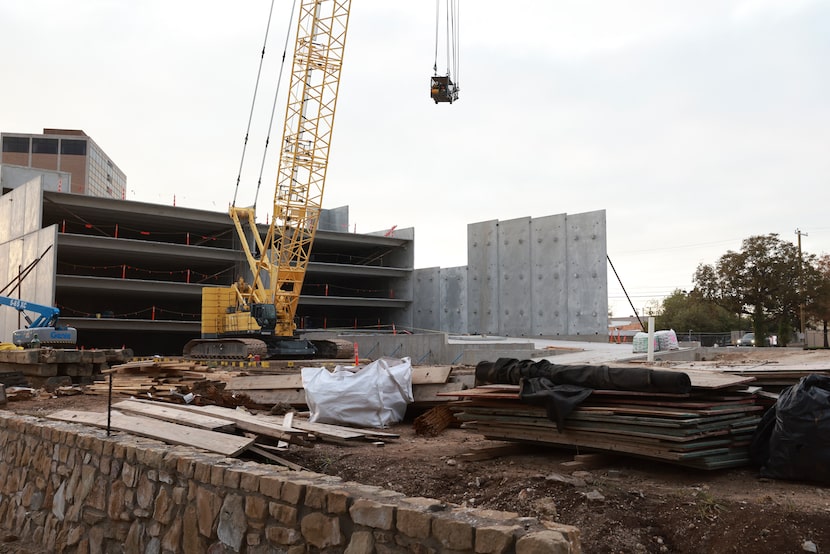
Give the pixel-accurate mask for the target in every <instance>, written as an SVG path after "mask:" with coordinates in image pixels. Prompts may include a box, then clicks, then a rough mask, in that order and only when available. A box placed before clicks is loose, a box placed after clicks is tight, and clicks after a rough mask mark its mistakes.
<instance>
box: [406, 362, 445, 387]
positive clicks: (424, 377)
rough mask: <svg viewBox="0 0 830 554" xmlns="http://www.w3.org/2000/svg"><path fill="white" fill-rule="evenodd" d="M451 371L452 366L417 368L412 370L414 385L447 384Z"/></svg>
mask: <svg viewBox="0 0 830 554" xmlns="http://www.w3.org/2000/svg"><path fill="white" fill-rule="evenodd" d="M451 371H452V368H451V367H450V366H441V367H438V366H415V367H413V368H412V384H413V385H438V384H441V383H446V382H447V379H448V378H449V376H450V372H451Z"/></svg>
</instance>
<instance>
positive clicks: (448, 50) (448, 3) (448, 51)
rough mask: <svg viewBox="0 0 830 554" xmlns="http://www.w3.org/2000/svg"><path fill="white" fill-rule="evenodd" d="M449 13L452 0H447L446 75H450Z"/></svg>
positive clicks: (450, 42)
mask: <svg viewBox="0 0 830 554" xmlns="http://www.w3.org/2000/svg"><path fill="white" fill-rule="evenodd" d="M450 13H452V0H447V77H450V76H451V75H452V72H451V71H450V50H451V49H452V41H451V39H450Z"/></svg>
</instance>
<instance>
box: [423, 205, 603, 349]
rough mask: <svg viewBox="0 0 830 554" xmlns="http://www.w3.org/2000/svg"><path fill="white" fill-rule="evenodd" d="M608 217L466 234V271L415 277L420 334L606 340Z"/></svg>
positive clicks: (543, 220) (538, 221)
mask: <svg viewBox="0 0 830 554" xmlns="http://www.w3.org/2000/svg"><path fill="white" fill-rule="evenodd" d="M607 277H608V275H607V262H606V224H605V211H604V210H599V211H594V212H587V213H582V214H576V215H568V214H558V215H551V216H546V217H539V218H530V217H523V218H518V219H511V220H508V221H498V220H490V221H482V222H479V223H472V224H470V225H469V226H468V228H467V266H466V267H462V268H449V269H441V268H429V269H426V270H417V271H416V272H415V280H416V289H415V296H414V298H415V327H416V328H421V329H436V330H440V331H444V332H449V333H470V334H489V335H502V336H543V337H561V338H569V337H570V338H576V337H579V338H581V339H585V338H591V337H595V338H597V339H598V340H599V339H601V340H604V339H605V338H606V337H607V334H608V315H607V314H608V279H607Z"/></svg>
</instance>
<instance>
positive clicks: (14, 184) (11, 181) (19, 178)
mask: <svg viewBox="0 0 830 554" xmlns="http://www.w3.org/2000/svg"><path fill="white" fill-rule="evenodd" d="M38 177H40V178H41V179H42V181H41V182H42V183H43V190H48V191H53V192H65V191H68V190H70V186H71V184H70V183H71V182H72V174H71V173H67V172H65V171H49V170H46V169H36V168H31V167H20V166H15V165H8V164H3V165H0V185H2V187H3V188H6V189H15V188H18V187H21V186H23V185H25V184H26V183H28V182H29V181H31V180H32V179H36V178H38Z"/></svg>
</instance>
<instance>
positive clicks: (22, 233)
mask: <svg viewBox="0 0 830 554" xmlns="http://www.w3.org/2000/svg"><path fill="white" fill-rule="evenodd" d="M42 188H43V183H42V181H41V178H40V177H37V178H35V179H32V180H31V181H29V182H28V183H26V184H25V185H23V186H20V187H17V188H15V189H14V190H12V191H11V192H9V193H8V194H5V195H3V196H0V294H1V295H3V296H8V297H11V298H20V299H22V300H26V301H29V302H35V303H38V304H44V305H47V306H52V305H54V302H55V265H56V263H57V258H56V256H57V249H56V248H55V242H56V241H57V232H58V231H57V228H56V227H55V226H54V225H52V226H50V227H47V228H45V229H41V228H40V226H41V217H42V213H43V210H42V207H41V206H42V202H43V194H42V192H41V191H42ZM38 258H40V261H38V262H37V263H36V264H35V265H34V266H33V268H32V269H31V271H30V272H28V273H27V274H26V275H25V278H23V279H20V277H24V275H22V274H21V272H22V271H23V270H25V269H26V268H27V267H28V266H29V265H30V264H32V263H33V262H35V260H37V259H38ZM26 313H27V315H28V316H29V317H31V318H33V319H34V317H36V316H37V314H35V313H33V312H26ZM25 326H27V323H26V320H25V319H24V318H23V316H22V315H21V314H19V313H18V312H17V310H15V309H13V308H9V307H8V306H0V342H11V340H12V333H13V332H14V331H15V330H16V329H21V328H23V327H25Z"/></svg>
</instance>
